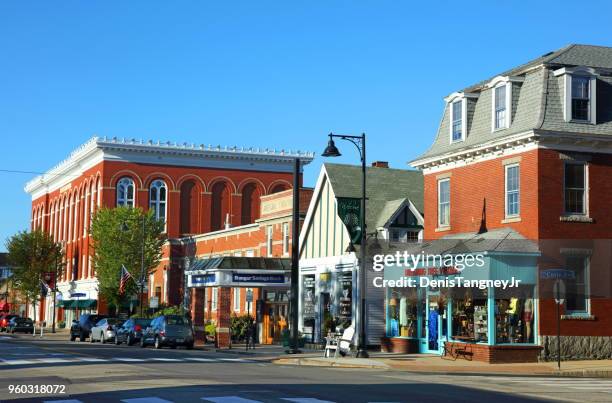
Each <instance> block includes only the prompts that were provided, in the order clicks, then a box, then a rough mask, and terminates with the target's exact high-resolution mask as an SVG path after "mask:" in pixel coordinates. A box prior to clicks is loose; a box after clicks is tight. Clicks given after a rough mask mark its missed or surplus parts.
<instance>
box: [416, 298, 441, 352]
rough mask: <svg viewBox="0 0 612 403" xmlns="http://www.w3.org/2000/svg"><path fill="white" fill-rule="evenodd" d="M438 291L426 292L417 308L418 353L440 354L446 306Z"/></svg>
mask: <svg viewBox="0 0 612 403" xmlns="http://www.w3.org/2000/svg"><path fill="white" fill-rule="evenodd" d="M441 295H442V294H441V293H440V291H439V290H435V291H432V290H426V292H425V295H424V298H421V304H420V306H419V316H420V318H419V319H420V322H421V326H420V329H419V330H420V332H419V352H420V353H428V354H440V353H441V352H442V350H443V348H444V341H445V339H446V335H447V326H446V304H445V303H444V298H443V297H442V296H441Z"/></svg>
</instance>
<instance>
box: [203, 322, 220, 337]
mask: <svg viewBox="0 0 612 403" xmlns="http://www.w3.org/2000/svg"><path fill="white" fill-rule="evenodd" d="M204 331H205V332H206V335H207V336H211V337H214V336H216V335H217V325H216V324H215V323H214V322H208V323H207V324H206V325H205V326H204Z"/></svg>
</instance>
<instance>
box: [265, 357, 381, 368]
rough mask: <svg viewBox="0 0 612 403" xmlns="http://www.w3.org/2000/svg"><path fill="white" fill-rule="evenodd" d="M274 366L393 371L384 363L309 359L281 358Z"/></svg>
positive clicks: (273, 361)
mask: <svg viewBox="0 0 612 403" xmlns="http://www.w3.org/2000/svg"><path fill="white" fill-rule="evenodd" d="M272 363H273V364H277V365H301V366H309V367H331V368H364V369H391V367H390V366H388V365H387V364H383V363H376V364H374V363H372V364H357V363H349V362H339V361H329V362H325V361H321V360H312V359H308V358H280V359H276V360H272Z"/></svg>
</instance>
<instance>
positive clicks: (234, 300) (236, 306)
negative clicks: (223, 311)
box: [232, 287, 240, 312]
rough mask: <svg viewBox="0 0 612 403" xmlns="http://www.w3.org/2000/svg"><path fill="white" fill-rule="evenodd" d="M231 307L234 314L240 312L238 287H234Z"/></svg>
mask: <svg viewBox="0 0 612 403" xmlns="http://www.w3.org/2000/svg"><path fill="white" fill-rule="evenodd" d="M233 292H234V294H233V298H232V305H233V308H234V312H240V287H234V291H233Z"/></svg>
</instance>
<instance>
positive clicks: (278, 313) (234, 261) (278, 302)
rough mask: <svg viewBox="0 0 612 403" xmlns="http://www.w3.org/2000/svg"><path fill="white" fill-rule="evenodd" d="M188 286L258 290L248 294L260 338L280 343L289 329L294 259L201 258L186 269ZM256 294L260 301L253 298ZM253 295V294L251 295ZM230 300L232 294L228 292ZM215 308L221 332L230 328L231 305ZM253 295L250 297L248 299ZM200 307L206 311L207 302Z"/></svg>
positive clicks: (207, 288)
mask: <svg viewBox="0 0 612 403" xmlns="http://www.w3.org/2000/svg"><path fill="white" fill-rule="evenodd" d="M185 274H186V276H187V286H188V287H189V288H196V289H197V288H199V289H202V288H204V289H205V290H208V291H205V292H212V290H215V291H214V292H215V294H216V295H218V296H222V295H224V291H229V290H230V289H232V288H246V289H247V290H257V292H256V293H253V292H250V293H247V304H248V306H249V308H248V310H247V311H248V313H249V314H250V315H252V316H254V317H255V320H256V323H257V328H258V339H259V341H260V342H261V343H263V344H273V343H280V342H281V337H282V331H283V330H284V329H286V327H287V323H288V312H289V295H288V292H289V288H290V284H291V261H290V259H281V258H263V257H220V258H211V259H198V260H196V261H194V262H193V263H192V264H190V269H189V270H188V271H186V273H185ZM254 294H256V295H257V296H258V298H257V300H254V301H253V300H252V298H253V297H252V296H253V295H254ZM249 295H250V297H249ZM227 296H228V299H229V294H227ZM222 298H223V297H219V301H220V302H219V304H218V306H217V307H215V310H216V314H217V319H216V322H217V326H218V330H217V332H219V329H221V331H225V327H229V318H230V316H231V314H232V312H231V307H230V304H229V303H228V304H226V305H223V304H222V303H221V299H222ZM249 298H251V300H249ZM205 299H206V297H205V295H204V298H203V300H202V301H196V304H201V305H202V306H201V307H198V308H199V309H202V310H204V309H205V308H206V307H204V306H203V305H204V301H205ZM228 330H229V329H228Z"/></svg>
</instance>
